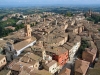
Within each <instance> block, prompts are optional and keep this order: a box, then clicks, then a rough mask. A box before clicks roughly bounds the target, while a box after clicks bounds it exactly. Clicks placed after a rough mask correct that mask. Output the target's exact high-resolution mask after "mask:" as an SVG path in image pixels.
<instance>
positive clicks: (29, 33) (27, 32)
mask: <svg viewBox="0 0 100 75" xmlns="http://www.w3.org/2000/svg"><path fill="white" fill-rule="evenodd" d="M24 31H25V36H26V37H31V32H32V29H31V27H30V25H25V27H24Z"/></svg>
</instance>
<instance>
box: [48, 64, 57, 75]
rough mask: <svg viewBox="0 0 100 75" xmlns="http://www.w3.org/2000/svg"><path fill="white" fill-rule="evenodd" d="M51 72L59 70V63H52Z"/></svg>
mask: <svg viewBox="0 0 100 75" xmlns="http://www.w3.org/2000/svg"><path fill="white" fill-rule="evenodd" d="M49 72H50V73H52V74H54V73H55V72H57V63H55V64H54V65H52V66H51V67H50V68H49Z"/></svg>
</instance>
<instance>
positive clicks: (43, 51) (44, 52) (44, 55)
mask: <svg viewBox="0 0 100 75" xmlns="http://www.w3.org/2000/svg"><path fill="white" fill-rule="evenodd" d="M42 57H43V60H45V58H46V51H45V50H42Z"/></svg>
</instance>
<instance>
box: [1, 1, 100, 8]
mask: <svg viewBox="0 0 100 75" xmlns="http://www.w3.org/2000/svg"><path fill="white" fill-rule="evenodd" d="M99 4H100V0H83V1H81V0H41V1H40V0H35V1H33V0H0V7H4V6H11V7H16V6H17V7H18V6H19V7H20V6H49V5H55V6H56V5H66V6H70V5H72V6H74V5H80V6H81V5H88V6H92V5H95V6H96V5H97V6H98V5H99Z"/></svg>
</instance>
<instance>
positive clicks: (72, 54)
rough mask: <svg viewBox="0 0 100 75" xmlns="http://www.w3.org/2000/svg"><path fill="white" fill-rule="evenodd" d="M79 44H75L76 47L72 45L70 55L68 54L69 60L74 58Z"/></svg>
mask: <svg viewBox="0 0 100 75" xmlns="http://www.w3.org/2000/svg"><path fill="white" fill-rule="evenodd" d="M80 44H81V43H80V42H77V43H76V45H74V46H73V47H72V49H71V54H70V59H71V58H73V57H74V55H75V53H76V52H77V50H78V49H79V47H80Z"/></svg>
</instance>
